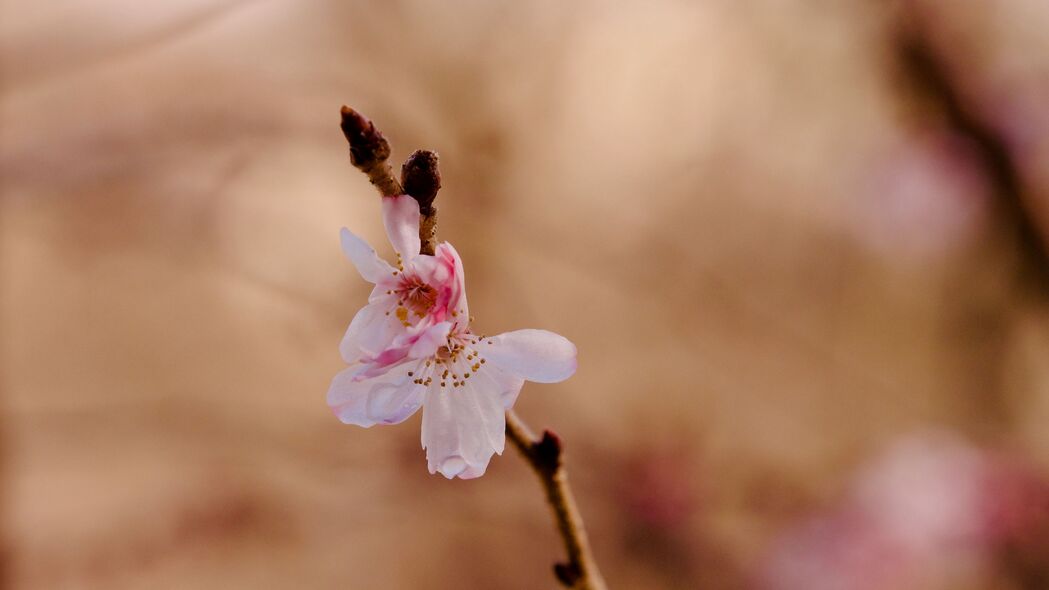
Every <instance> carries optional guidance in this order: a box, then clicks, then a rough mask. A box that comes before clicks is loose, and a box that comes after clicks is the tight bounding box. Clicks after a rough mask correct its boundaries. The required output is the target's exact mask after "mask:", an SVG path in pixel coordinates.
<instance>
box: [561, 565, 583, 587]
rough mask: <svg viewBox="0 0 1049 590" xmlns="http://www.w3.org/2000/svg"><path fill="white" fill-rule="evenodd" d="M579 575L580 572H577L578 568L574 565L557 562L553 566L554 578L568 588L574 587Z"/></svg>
mask: <svg viewBox="0 0 1049 590" xmlns="http://www.w3.org/2000/svg"><path fill="white" fill-rule="evenodd" d="M581 575H582V572H580V571H579V566H578V565H576V564H574V563H564V562H557V563H555V564H554V576H556V577H557V579H558V581H560V582H561V583H562V584H564V585H565V586H568V587H569V588H571V587H572V586H575V583H576V582H578V581H579V577H580V576H581Z"/></svg>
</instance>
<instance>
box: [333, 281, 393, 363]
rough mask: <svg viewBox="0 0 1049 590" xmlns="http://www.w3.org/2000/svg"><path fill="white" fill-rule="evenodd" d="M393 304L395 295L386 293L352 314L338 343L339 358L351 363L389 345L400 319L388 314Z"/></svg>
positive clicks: (375, 353)
mask: <svg viewBox="0 0 1049 590" xmlns="http://www.w3.org/2000/svg"><path fill="white" fill-rule="evenodd" d="M391 298H392V299H391ZM395 304H396V297H393V296H387V298H386V299H379V300H376V301H375V302H373V303H369V304H368V305H365V306H364V307H363V308H361V310H360V311H358V312H357V315H355V316H353V321H351V322H350V325H349V327H348V328H346V334H345V335H344V336H343V338H342V342H341V343H340V344H339V353H340V354H342V360H344V361H346V362H347V363H353V362H355V361H357V360H358V359H360V358H361V357H362V356H368V357H374V356H377V355H379V354H380V353H381V352H382V351H383V350H385V349H386V348H387V347H389V345H390V343H391V342H392V341H393V339H394V338H395V337H396V336H397V334H398V333H399V332H400V331H401V322H400V321H399V320H398V319H397V318H396V317H395V316H394V315H393V314H392V313H389V311H390V310H391V309H392V307H393V305H395Z"/></svg>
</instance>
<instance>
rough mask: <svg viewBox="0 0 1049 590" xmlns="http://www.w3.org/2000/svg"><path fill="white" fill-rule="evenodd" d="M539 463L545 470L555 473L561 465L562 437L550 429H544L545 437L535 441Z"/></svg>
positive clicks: (534, 448)
mask: <svg viewBox="0 0 1049 590" xmlns="http://www.w3.org/2000/svg"><path fill="white" fill-rule="evenodd" d="M532 449H533V450H534V452H535V456H536V459H537V461H536V462H537V463H538V464H539V465H540V466H541V467H542V468H543V469H544V470H545V471H549V472H550V473H553V472H554V471H557V468H558V467H560V466H561V437H559V436H557V435H556V434H554V433H553V432H551V431H549V430H544V431H543V438H541V439H539V442H537V443H533V446H532Z"/></svg>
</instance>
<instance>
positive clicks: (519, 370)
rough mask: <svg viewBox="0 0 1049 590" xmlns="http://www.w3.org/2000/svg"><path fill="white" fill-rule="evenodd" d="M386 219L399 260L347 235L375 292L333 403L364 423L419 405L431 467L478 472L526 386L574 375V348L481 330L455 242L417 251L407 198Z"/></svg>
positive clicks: (348, 249) (539, 335) (350, 333)
mask: <svg viewBox="0 0 1049 590" xmlns="http://www.w3.org/2000/svg"><path fill="white" fill-rule="evenodd" d="M383 222H384V224H385V226H386V233H387V235H388V237H389V239H390V242H391V244H392V245H393V247H394V250H395V251H396V253H397V263H396V264H395V265H391V264H389V263H387V262H386V261H384V260H382V259H381V258H380V257H379V256H378V255H377V254H376V252H375V250H374V249H372V248H371V246H369V245H368V244H367V243H366V242H365V241H364V240H362V239H361V238H359V237H357V236H356V235H354V234H353V233H351V232H350V231H349V230H347V229H343V230H342V233H341V238H342V248H343V251H344V253H345V254H346V256H347V257H348V258H349V259H350V261H351V262H353V264H354V266H356V267H357V270H358V272H359V273H360V275H361V277H363V278H364V279H365V280H366V281H368V282H371V283H373V284H374V285H375V288H374V289H373V290H372V293H371V296H370V297H369V300H368V304H367V305H366V306H365V307H364V308H363V309H361V310H360V311H359V312H358V313H357V315H356V316H355V317H354V318H353V321H352V322H351V323H350V326H349V328H348V329H347V331H346V335H345V336H344V337H343V340H342V344H341V345H340V347H339V349H340V352H341V354H342V357H343V360H344V361H346V363H348V364H349V367H348V368H347V369H345V370H343V371H342V372H340V373H339V374H338V375H336V376H335V378H334V379H333V381H332V384H331V387H330V389H329V390H328V405H329V406H330V407H331V408H332V410H333V411H334V412H335V415H336V416H337V417H338V418H339V420H341V421H342V422H344V423H346V424H356V425H358V426H363V427H365V428H367V427H371V426H373V425H375V424H397V423H400V422H403V421H404V420H406V419H408V418H409V417H410V416H412V415H413V414H414V413H415V412H416V411H417V410H418V409H419V408H420V407H421V408H423V419H422V445H423V447H424V448H425V449H426V458H427V462H428V464H429V470H430V473H437V472H440V473H441V474H442V475H444V476H445V477H447V478H449V479H451V478H453V477H457V476H458V477H460V478H462V479H469V478H474V477H479V476H481V475H483V474H484V472H485V469H486V468H487V467H488V462H489V460H490V459H491V457H492V455H493V454H495V453H499V454H501V453H502V451H503V447H504V442H505V439H504V427H505V415H504V413H505V411H506V410H508V409H510V408H511V407H512V406H513V404H514V402H515V401H516V399H517V395H518V393H519V392H520V390H521V387H522V386H523V385H524V382H525V381H526V380H528V381H534V382H538V383H555V382H558V381H563V380H565V379H567V378H568V377H570V376H571V375H572V374H573V373H575V369H576V348H575V345H573V344H572V343H571V342H570V341H568V340H567V339H565V338H564V337H562V336H559V335H557V334H554V333H552V332H547V331H545V330H517V331H514V332H507V333H505V334H500V335H497V336H484V335H478V334H474V333H473V332H472V331H471V330H470V320H471V318H470V316H469V308H468V307H467V302H466V285H465V277H464V273H463V264H462V260H461V259H460V258H459V254H458V252H456V251H455V248H453V247H452V246H451V244H448V243H447V242H445V243H441V244H439V245H438V246H437V248H436V250H435V253H434V255H432V256H430V255H426V254H418V251H419V246H420V240H419V235H418V227H419V207H418V203H416V201H415V200H414V199H412V198H411V197H409V196H406V195H402V196H398V197H383Z"/></svg>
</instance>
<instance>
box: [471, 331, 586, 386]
mask: <svg viewBox="0 0 1049 590" xmlns="http://www.w3.org/2000/svg"><path fill="white" fill-rule="evenodd" d="M475 348H476V349H477V350H478V351H479V352H480V353H481V355H482V356H483V357H484V358H486V359H488V362H489V363H494V364H495V365H496V366H497V367H498V368H500V369H502V370H504V371H506V372H507V373H511V374H513V375H517V376H519V377H523V378H525V379H527V380H529V381H535V382H537V383H557V382H558V381H564V380H565V379H568V378H569V377H571V376H572V375H573V374H574V373H575V370H576V347H575V344H572V343H571V342H570V341H569V340H568V339H567V338H565V337H564V336H560V335H558V334H554V333H553V332H547V331H546V330H516V331H514V332H507V333H505V334H500V335H498V336H490V337H488V338H485V339H483V340H481V341H480V342H478V343H477V344H476V345H475Z"/></svg>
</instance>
